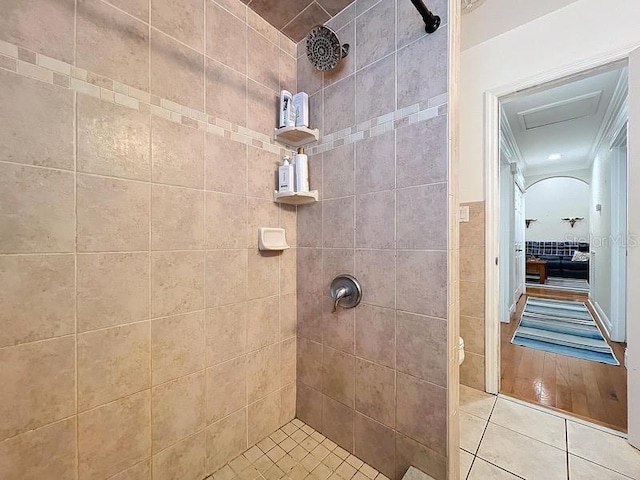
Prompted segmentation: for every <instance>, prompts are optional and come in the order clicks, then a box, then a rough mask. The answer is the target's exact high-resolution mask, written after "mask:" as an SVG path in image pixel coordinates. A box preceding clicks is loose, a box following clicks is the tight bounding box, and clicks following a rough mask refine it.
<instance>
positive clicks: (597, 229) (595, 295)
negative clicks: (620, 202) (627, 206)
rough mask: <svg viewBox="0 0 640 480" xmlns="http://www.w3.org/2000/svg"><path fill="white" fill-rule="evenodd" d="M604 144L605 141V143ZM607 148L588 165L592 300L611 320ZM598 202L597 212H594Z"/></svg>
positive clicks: (609, 162) (608, 152) (609, 193)
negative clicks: (598, 209) (589, 176)
mask: <svg viewBox="0 0 640 480" xmlns="http://www.w3.org/2000/svg"><path fill="white" fill-rule="evenodd" d="M605 143H607V142H605ZM611 155H612V154H611V151H610V150H609V146H608V145H607V146H604V145H603V146H602V148H600V151H599V152H598V154H597V155H596V158H595V160H594V161H593V165H592V167H591V172H592V174H591V178H592V183H591V201H590V205H589V209H590V211H591V212H593V213H592V215H591V229H590V234H591V251H592V252H593V255H592V257H591V262H593V265H592V266H591V269H592V272H593V273H594V275H593V278H592V289H591V296H592V300H593V301H594V302H595V303H596V304H597V305H598V307H599V308H600V310H601V311H602V312H604V314H605V315H606V316H607V318H608V319H611V243H612V241H613V240H614V239H613V238H612V235H611V198H612V196H611ZM596 205H601V208H602V209H601V211H599V212H597V211H596Z"/></svg>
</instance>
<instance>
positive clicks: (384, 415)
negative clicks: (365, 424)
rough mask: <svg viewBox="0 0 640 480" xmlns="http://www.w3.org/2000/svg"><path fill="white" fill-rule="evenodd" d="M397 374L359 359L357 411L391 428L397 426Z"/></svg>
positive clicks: (357, 363)
mask: <svg viewBox="0 0 640 480" xmlns="http://www.w3.org/2000/svg"><path fill="white" fill-rule="evenodd" d="M395 396H396V372H395V371H394V370H392V369H390V368H386V367H382V366H380V365H376V364H375V363H371V362H367V361H366V360H360V359H358V360H357V362H356V410H357V411H358V412H361V413H364V414H365V415H367V416H368V417H371V418H373V419H375V420H377V421H379V422H381V423H383V424H385V425H387V426H389V427H391V428H393V427H394V426H395V414H396V412H395V410H396V398H395Z"/></svg>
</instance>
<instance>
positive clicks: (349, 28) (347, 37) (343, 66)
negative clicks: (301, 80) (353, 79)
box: [303, 4, 356, 86]
mask: <svg viewBox="0 0 640 480" xmlns="http://www.w3.org/2000/svg"><path fill="white" fill-rule="evenodd" d="M352 12H355V4H354V5H351V6H349V7H348V8H345V9H344V10H343V12H342V13H341V14H340V15H338V16H336V17H333V18H332V19H331V20H330V21H329V25H334V26H331V28H333V29H334V30H335V28H336V27H339V30H337V31H336V33H337V34H338V38H340V41H341V42H342V43H343V44H344V43H348V44H349V45H351V48H353V47H354V46H355V44H356V24H355V22H354V21H353V20H354V18H355V15H354V14H353V13H352ZM355 57H356V56H355V55H349V56H347V57H346V58H343V59H342V61H341V62H340V63H339V64H338V66H337V67H336V68H334V69H333V70H329V71H327V72H324V79H323V80H324V85H325V86H328V85H331V84H332V83H334V82H337V81H339V80H342V79H343V78H345V77H347V76H349V75H351V74H352V73H353V72H355V70H356V58H355ZM303 61H304V59H303Z"/></svg>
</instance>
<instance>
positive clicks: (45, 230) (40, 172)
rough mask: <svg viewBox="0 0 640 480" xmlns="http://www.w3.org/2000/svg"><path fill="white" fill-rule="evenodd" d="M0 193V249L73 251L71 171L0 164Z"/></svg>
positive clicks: (29, 251) (28, 251) (10, 250)
mask: <svg viewBox="0 0 640 480" xmlns="http://www.w3.org/2000/svg"><path fill="white" fill-rule="evenodd" d="M0 192H2V193H1V194H0V195H1V196H0V199H1V200H0V203H2V205H3V208H2V209H1V210H0V223H2V225H3V228H2V229H1V230H0V251H2V252H3V253H40V252H42V253H45V252H71V251H73V250H74V243H75V241H74V236H75V225H74V223H75V214H74V210H75V208H74V205H73V203H74V202H73V174H72V173H67V172H60V171H55V170H45V169H41V168H33V167H27V166H22V165H13V164H10V163H2V164H0Z"/></svg>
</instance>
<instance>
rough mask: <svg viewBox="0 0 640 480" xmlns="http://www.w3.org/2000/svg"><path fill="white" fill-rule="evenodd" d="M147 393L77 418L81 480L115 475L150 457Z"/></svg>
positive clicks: (149, 422) (148, 399)
mask: <svg viewBox="0 0 640 480" xmlns="http://www.w3.org/2000/svg"><path fill="white" fill-rule="evenodd" d="M150 425H151V418H150V393H149V391H148V390H146V391H144V392H140V393H137V394H135V395H132V396H130V397H126V398H122V399H120V400H118V401H116V402H112V403H109V404H107V405H104V406H102V407H100V408H97V409H94V410H89V411H88V412H84V413H81V414H80V415H78V462H79V468H78V473H79V479H81V480H82V479H100V478H107V477H109V476H111V475H115V474H116V473H118V472H121V471H123V470H124V469H126V468H128V467H130V466H133V465H134V464H136V463H138V462H140V461H141V460H143V459H145V458H148V457H149V455H150V453H151V444H150V438H151V431H150Z"/></svg>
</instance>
